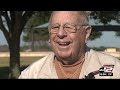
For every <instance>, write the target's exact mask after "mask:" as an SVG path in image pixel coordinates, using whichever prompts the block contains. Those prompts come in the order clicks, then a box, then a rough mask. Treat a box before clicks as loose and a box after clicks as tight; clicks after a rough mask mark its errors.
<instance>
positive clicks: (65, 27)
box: [65, 26, 74, 29]
mask: <svg viewBox="0 0 120 90" xmlns="http://www.w3.org/2000/svg"><path fill="white" fill-rule="evenodd" d="M65 29H74V27H69V26H67V27H65Z"/></svg>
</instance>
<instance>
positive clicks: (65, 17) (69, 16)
mask: <svg viewBox="0 0 120 90" xmlns="http://www.w3.org/2000/svg"><path fill="white" fill-rule="evenodd" d="M79 18H80V14H79V13H78V12H77V11H54V12H53V13H52V15H51V20H50V21H51V23H58V22H72V23H75V22H78V21H79V20H78V19H79Z"/></svg>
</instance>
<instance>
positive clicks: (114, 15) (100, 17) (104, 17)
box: [90, 11, 120, 40]
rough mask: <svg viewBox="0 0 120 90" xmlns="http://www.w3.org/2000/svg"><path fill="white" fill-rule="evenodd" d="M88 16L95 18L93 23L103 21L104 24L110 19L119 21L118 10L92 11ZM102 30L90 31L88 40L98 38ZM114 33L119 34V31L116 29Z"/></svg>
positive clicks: (119, 13)
mask: <svg viewBox="0 0 120 90" xmlns="http://www.w3.org/2000/svg"><path fill="white" fill-rule="evenodd" d="M90 18H91V19H94V20H95V23H96V24H98V23H103V24H104V25H108V24H109V23H110V22H111V21H112V20H114V21H116V22H117V23H120V11H92V12H91V14H90ZM101 35H102V32H100V31H97V32H92V33H91V36H90V40H95V39H97V38H100V37H101ZM116 35H117V36H120V31H116Z"/></svg>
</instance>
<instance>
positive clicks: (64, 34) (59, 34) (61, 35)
mask: <svg viewBox="0 0 120 90" xmlns="http://www.w3.org/2000/svg"><path fill="white" fill-rule="evenodd" d="M57 36H58V37H59V38H61V39H62V38H64V37H66V36H67V32H66V31H65V30H64V29H63V27H60V28H59V30H58V32H57Z"/></svg>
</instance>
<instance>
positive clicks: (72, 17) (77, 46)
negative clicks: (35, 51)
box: [49, 11, 87, 60]
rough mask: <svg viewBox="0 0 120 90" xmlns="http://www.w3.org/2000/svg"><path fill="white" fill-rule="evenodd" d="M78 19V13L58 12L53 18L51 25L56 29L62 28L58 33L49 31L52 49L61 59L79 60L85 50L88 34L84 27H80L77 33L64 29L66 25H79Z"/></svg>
mask: <svg viewBox="0 0 120 90" xmlns="http://www.w3.org/2000/svg"><path fill="white" fill-rule="evenodd" d="M78 17H79V16H78V13H76V12H72V11H69V12H66V11H61V12H60V11H58V12H57V13H55V14H54V15H53V16H52V18H51V25H53V27H54V28H57V27H58V25H59V26H60V28H59V30H58V32H57V33H52V32H50V31H49V33H50V44H51V47H52V49H53V51H54V53H55V55H56V57H57V58H59V59H64V60H69V59H78V58H79V57H80V56H81V54H82V53H83V52H84V50H85V46H86V44H85V41H86V36H87V32H86V30H85V28H83V26H79V27H80V29H79V30H77V31H76V32H75V33H70V32H67V31H65V30H64V29H63V26H64V25H65V24H72V25H76V24H78V23H79V22H78ZM84 27H85V26H84Z"/></svg>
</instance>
